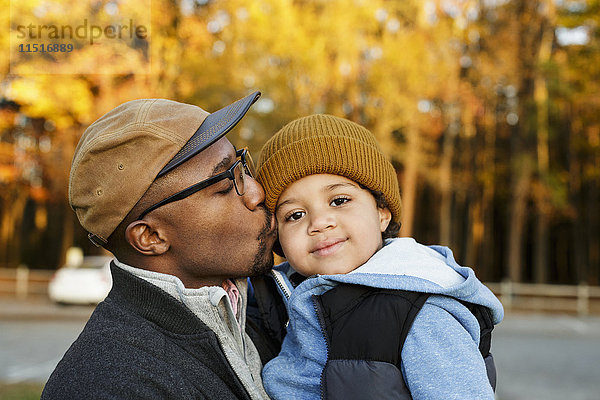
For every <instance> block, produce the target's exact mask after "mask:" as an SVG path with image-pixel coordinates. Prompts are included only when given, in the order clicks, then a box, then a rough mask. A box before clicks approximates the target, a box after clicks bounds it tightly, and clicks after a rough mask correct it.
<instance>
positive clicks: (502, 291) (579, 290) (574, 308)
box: [486, 281, 600, 316]
mask: <svg viewBox="0 0 600 400" xmlns="http://www.w3.org/2000/svg"><path fill="white" fill-rule="evenodd" d="M486 285H487V286H488V287H489V288H490V290H491V291H492V292H494V294H495V295H496V296H498V298H499V299H500V301H501V302H502V305H503V306H504V309H505V311H509V312H510V311H513V310H514V311H539V312H565V313H575V314H578V315H580V316H584V315H590V314H596V315H597V314H600V286H588V285H587V284H585V283H582V284H579V285H549V284H536V283H516V282H510V281H504V282H500V283H486Z"/></svg>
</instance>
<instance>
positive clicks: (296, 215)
mask: <svg viewBox="0 0 600 400" xmlns="http://www.w3.org/2000/svg"><path fill="white" fill-rule="evenodd" d="M304 214H305V212H304V211H294V212H293V213H291V214H289V215H288V216H287V217H285V220H286V221H298V220H299V219H300V218H302V217H303V216H304Z"/></svg>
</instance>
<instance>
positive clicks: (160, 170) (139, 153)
mask: <svg viewBox="0 0 600 400" xmlns="http://www.w3.org/2000/svg"><path fill="white" fill-rule="evenodd" d="M259 97H260V92H254V93H252V94H250V95H248V96H246V97H244V98H243V99H240V100H238V101H236V102H235V103H232V104H230V105H228V106H227V107H224V108H222V109H221V110H219V111H216V112H214V113H212V114H211V113H208V112H206V111H204V110H203V109H201V108H200V107H197V106H193V105H190V104H183V103H178V102H176V101H172V100H166V99H140V100H133V101H129V102H127V103H123V104H121V105H120V106H118V107H116V108H115V109H113V110H112V111H109V112H108V113H107V114H105V115H103V116H102V117H100V118H99V119H98V120H97V121H95V122H94V123H92V124H91V125H90V126H89V127H88V128H87V129H86V130H85V132H84V133H83V135H82V137H81V139H80V140H79V144H78V145H77V148H76V149H75V155H74V156H73V161H72V163H71V174H70V176H69V204H70V205H71V208H72V209H73V210H74V211H75V213H76V214H77V218H78V219H79V222H80V224H81V226H82V227H83V228H84V229H85V230H86V231H88V232H89V235H88V236H89V238H90V240H91V241H92V242H93V243H94V244H96V245H104V244H106V243H107V239H108V237H109V236H110V235H111V233H113V231H114V230H115V229H116V228H117V226H118V225H119V224H120V223H121V221H123V219H124V218H125V217H126V216H127V214H128V213H129V212H130V211H131V209H132V208H133V207H134V206H135V204H136V203H137V202H138V200H139V199H140V198H141V197H142V195H143V194H144V193H145V192H146V191H147V190H148V188H149V187H150V185H151V184H152V182H154V180H155V179H156V178H158V177H159V176H162V175H165V174H166V173H168V172H169V171H171V170H173V169H174V168H176V167H178V166H179V165H181V164H182V163H184V162H185V161H187V160H189V159H190V158H191V157H193V156H195V155H196V154H198V153H199V152H201V151H202V150H204V149H205V148H207V147H208V146H210V145H211V144H213V143H214V142H216V141H217V140H219V139H220V138H221V137H223V136H224V135H225V134H227V132H229V131H230V130H231V129H232V128H233V127H234V126H235V125H236V124H237V123H238V122H239V121H240V120H241V119H242V117H243V116H244V115H245V114H246V112H248V110H249V109H250V106H251V105H252V104H254V102H256V100H258V98H259Z"/></svg>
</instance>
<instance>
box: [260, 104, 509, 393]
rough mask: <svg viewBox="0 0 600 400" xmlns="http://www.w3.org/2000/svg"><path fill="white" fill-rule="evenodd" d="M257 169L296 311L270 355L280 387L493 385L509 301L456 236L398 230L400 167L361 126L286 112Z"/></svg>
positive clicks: (291, 309)
mask: <svg viewBox="0 0 600 400" xmlns="http://www.w3.org/2000/svg"><path fill="white" fill-rule="evenodd" d="M257 179H258V181H259V182H260V183H261V184H262V185H263V187H264V189H265V193H266V201H265V202H266V205H267V207H268V208H269V209H270V210H271V211H273V212H274V213H275V215H276V218H277V222H278V229H279V244H280V246H281V248H280V249H279V250H280V251H279V252H280V253H282V254H281V255H283V256H285V257H286V259H287V261H286V262H284V263H283V264H280V265H278V266H277V267H275V269H274V271H273V277H274V278H275V280H276V282H277V284H278V286H279V290H280V293H281V295H282V296H283V299H284V303H285V305H286V309H287V312H288V316H289V324H288V325H287V334H286V336H285V339H284V340H283V344H282V348H281V351H280V353H279V355H278V356H277V357H275V358H274V359H272V360H271V361H270V362H268V363H267V364H266V365H265V367H264V369H263V380H264V384H265V388H266V390H267V393H268V394H269V395H270V396H271V397H272V398H274V399H319V398H339V399H383V398H394V399H410V398H413V399H493V398H494V390H493V386H495V370H494V368H493V359H492V357H491V354H489V347H490V340H491V335H490V332H491V330H492V329H493V325H494V324H497V323H499V322H500V321H501V320H502V317H503V309H502V305H501V304H500V302H499V301H498V300H497V299H496V297H495V296H494V295H493V294H492V293H491V292H490V290H489V289H488V288H486V287H485V286H484V285H483V284H482V283H481V282H479V280H477V278H476V277H475V274H474V273H473V271H472V270H471V269H470V268H467V267H461V266H459V265H458V264H457V263H456V262H455V261H454V258H453V256H452V252H451V251H450V250H449V249H447V248H445V247H441V246H430V247H428V246H424V245H421V244H419V243H417V242H415V241H414V239H411V238H395V236H396V235H397V233H398V230H399V227H400V226H399V220H400V214H401V202H400V194H399V190H398V182H397V178H396V174H395V171H394V169H393V167H392V165H391V164H390V163H389V162H388V161H387V160H386V158H385V156H384V155H383V153H382V152H381V150H380V148H379V146H378V144H377V142H376V140H375V138H374V136H373V135H372V134H371V133H370V132H369V131H368V130H367V129H365V128H363V127H361V126H360V125H357V124H355V123H353V122H351V121H348V120H345V119H341V118H337V117H333V116H330V115H312V116H309V117H304V118H300V119H297V120H295V121H292V122H291V123H289V124H288V125H286V126H285V127H283V128H282V129H281V130H280V131H279V132H277V133H276V134H275V135H274V136H273V137H272V138H271V139H270V140H269V141H268V142H267V143H266V144H265V146H264V147H263V150H262V152H261V155H260V160H259V163H258V173H257ZM298 274H300V275H301V276H302V278H303V280H301V279H300V280H299V279H297V277H298ZM292 282H293V283H292Z"/></svg>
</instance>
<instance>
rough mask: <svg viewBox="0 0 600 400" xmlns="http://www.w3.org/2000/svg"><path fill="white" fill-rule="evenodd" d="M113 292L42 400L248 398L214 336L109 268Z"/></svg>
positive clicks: (150, 289) (171, 303) (149, 288)
mask: <svg viewBox="0 0 600 400" xmlns="http://www.w3.org/2000/svg"><path fill="white" fill-rule="evenodd" d="M111 272H112V275H113V288H112V290H111V292H110V293H109V295H108V297H107V298H106V300H105V301H103V302H102V303H100V304H99V305H98V307H97V308H96V310H95V311H94V313H93V314H92V316H91V317H90V319H89V321H88V323H87V324H86V326H85V328H84V329H83V331H82V333H81V334H80V335H79V337H78V338H77V340H76V341H75V342H74V343H73V345H72V346H71V347H70V348H69V350H68V351H67V352H66V353H65V355H64V357H63V359H62V360H61V361H60V362H59V364H58V366H57V367H56V369H55V370H54V372H53V373H52V375H51V376H50V379H49V380H48V382H47V383H46V386H45V388H44V391H43V393H42V399H123V398H127V399H158V398H160V399H251V396H250V394H249V391H248V390H247V389H246V388H245V387H244V385H243V384H242V382H241V381H240V379H239V378H238V376H237V374H236V373H235V371H234V370H233V369H232V367H231V365H230V363H229V362H228V360H227V357H226V356H225V354H224V352H223V349H222V347H221V345H220V343H219V340H218V339H217V335H216V334H215V332H214V331H213V330H211V329H210V328H209V327H208V326H207V325H206V324H205V323H204V322H202V321H201V320H200V319H199V318H198V317H196V316H195V315H194V314H193V313H192V311H190V309H189V308H187V307H186V306H185V305H183V304H182V303H181V302H179V301H177V300H176V299H175V298H174V297H172V296H171V295H169V294H167V293H166V292H164V291H163V290H161V289H159V288H158V287H157V286H155V285H153V284H151V283H149V282H146V281H145V280H143V279H140V278H138V277H136V276H134V275H132V274H131V273H129V272H126V271H124V270H123V269H121V268H119V267H116V266H115V265H112V266H111Z"/></svg>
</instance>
